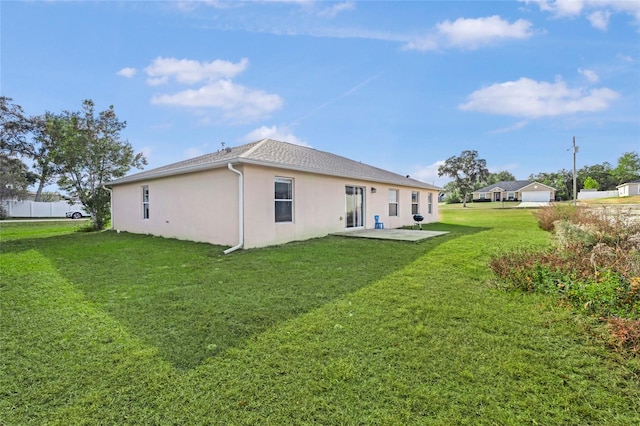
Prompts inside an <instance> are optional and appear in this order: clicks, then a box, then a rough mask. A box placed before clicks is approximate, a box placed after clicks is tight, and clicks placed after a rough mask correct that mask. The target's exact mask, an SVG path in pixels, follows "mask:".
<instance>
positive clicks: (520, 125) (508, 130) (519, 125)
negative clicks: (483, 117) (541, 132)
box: [491, 120, 529, 134]
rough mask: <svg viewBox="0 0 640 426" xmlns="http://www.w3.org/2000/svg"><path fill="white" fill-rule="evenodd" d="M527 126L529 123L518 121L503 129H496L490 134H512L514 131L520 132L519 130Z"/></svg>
mask: <svg viewBox="0 0 640 426" xmlns="http://www.w3.org/2000/svg"><path fill="white" fill-rule="evenodd" d="M527 124H529V121H527V120H522V121H518V122H517V123H515V124H513V125H511V126H508V127H503V128H501V129H496V130H494V131H492V132H491V134H500V133H511V132H514V131H516V130H520V129H522V128H524V127H526V126H527Z"/></svg>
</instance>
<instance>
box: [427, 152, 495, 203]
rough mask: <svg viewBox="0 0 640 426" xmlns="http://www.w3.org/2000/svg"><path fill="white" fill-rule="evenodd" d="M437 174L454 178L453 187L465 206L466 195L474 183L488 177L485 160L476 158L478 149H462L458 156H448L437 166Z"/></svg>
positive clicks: (472, 188) (471, 189)
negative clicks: (458, 192)
mask: <svg viewBox="0 0 640 426" xmlns="http://www.w3.org/2000/svg"><path fill="white" fill-rule="evenodd" d="M438 176H449V177H451V178H453V179H454V183H455V187H456V189H457V190H458V191H460V195H461V196H462V206H463V207H467V197H468V196H469V194H470V193H471V191H473V190H474V187H475V185H477V184H479V183H480V182H484V181H485V180H486V179H487V178H488V177H489V170H488V169H487V162H486V160H483V159H479V158H478V151H462V153H461V154H460V156H458V157H456V156H452V157H449V158H448V159H447V160H446V161H445V162H444V164H443V165H441V166H440V167H438Z"/></svg>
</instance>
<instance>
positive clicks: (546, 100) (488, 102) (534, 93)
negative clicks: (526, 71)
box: [459, 78, 620, 118]
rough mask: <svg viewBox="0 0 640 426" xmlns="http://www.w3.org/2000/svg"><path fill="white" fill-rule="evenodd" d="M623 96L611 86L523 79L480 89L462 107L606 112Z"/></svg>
mask: <svg viewBox="0 0 640 426" xmlns="http://www.w3.org/2000/svg"><path fill="white" fill-rule="evenodd" d="M619 97H620V94H619V93H618V92H615V91H613V90H611V89H608V88H599V89H586V88H581V87H576V88H569V87H568V86H567V84H566V83H565V82H564V81H562V80H557V81H555V82H553V83H549V82H544V81H535V80H532V79H529V78H521V79H519V80H517V81H507V82H504V83H496V84H492V85H491V86H488V87H485V88H482V89H479V90H477V91H475V92H473V93H472V94H470V95H469V96H468V101H467V102H466V103H464V104H461V105H460V106H459V108H460V109H461V110H464V111H477V112H484V113H488V114H497V115H507V116H515V117H527V118H539V117H555V116H561V115H570V114H577V113H586V112H596V111H602V110H605V109H607V108H609V106H610V105H611V103H612V102H613V101H614V100H616V99H618V98H619Z"/></svg>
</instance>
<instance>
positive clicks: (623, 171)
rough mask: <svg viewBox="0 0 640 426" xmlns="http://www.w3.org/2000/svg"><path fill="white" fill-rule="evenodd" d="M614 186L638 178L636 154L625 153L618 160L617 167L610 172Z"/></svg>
mask: <svg viewBox="0 0 640 426" xmlns="http://www.w3.org/2000/svg"><path fill="white" fill-rule="evenodd" d="M611 174H612V175H613V177H614V179H615V181H616V185H622V184H623V183H625V182H631V181H634V180H636V179H638V178H640V156H639V155H638V153H637V152H625V153H624V154H622V157H620V158H618V166H617V167H616V168H615V169H613V170H612V171H611Z"/></svg>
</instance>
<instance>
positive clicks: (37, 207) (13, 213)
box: [2, 200, 87, 217]
mask: <svg viewBox="0 0 640 426" xmlns="http://www.w3.org/2000/svg"><path fill="white" fill-rule="evenodd" d="M2 207H4V210H5V211H6V213H7V217H65V214H66V213H67V212H80V213H82V215H83V216H85V215H87V214H86V212H85V211H84V208H83V207H82V204H78V203H76V204H69V203H68V202H67V201H57V202H55V203H44V202H36V201H15V200H14V201H3V202H2Z"/></svg>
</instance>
